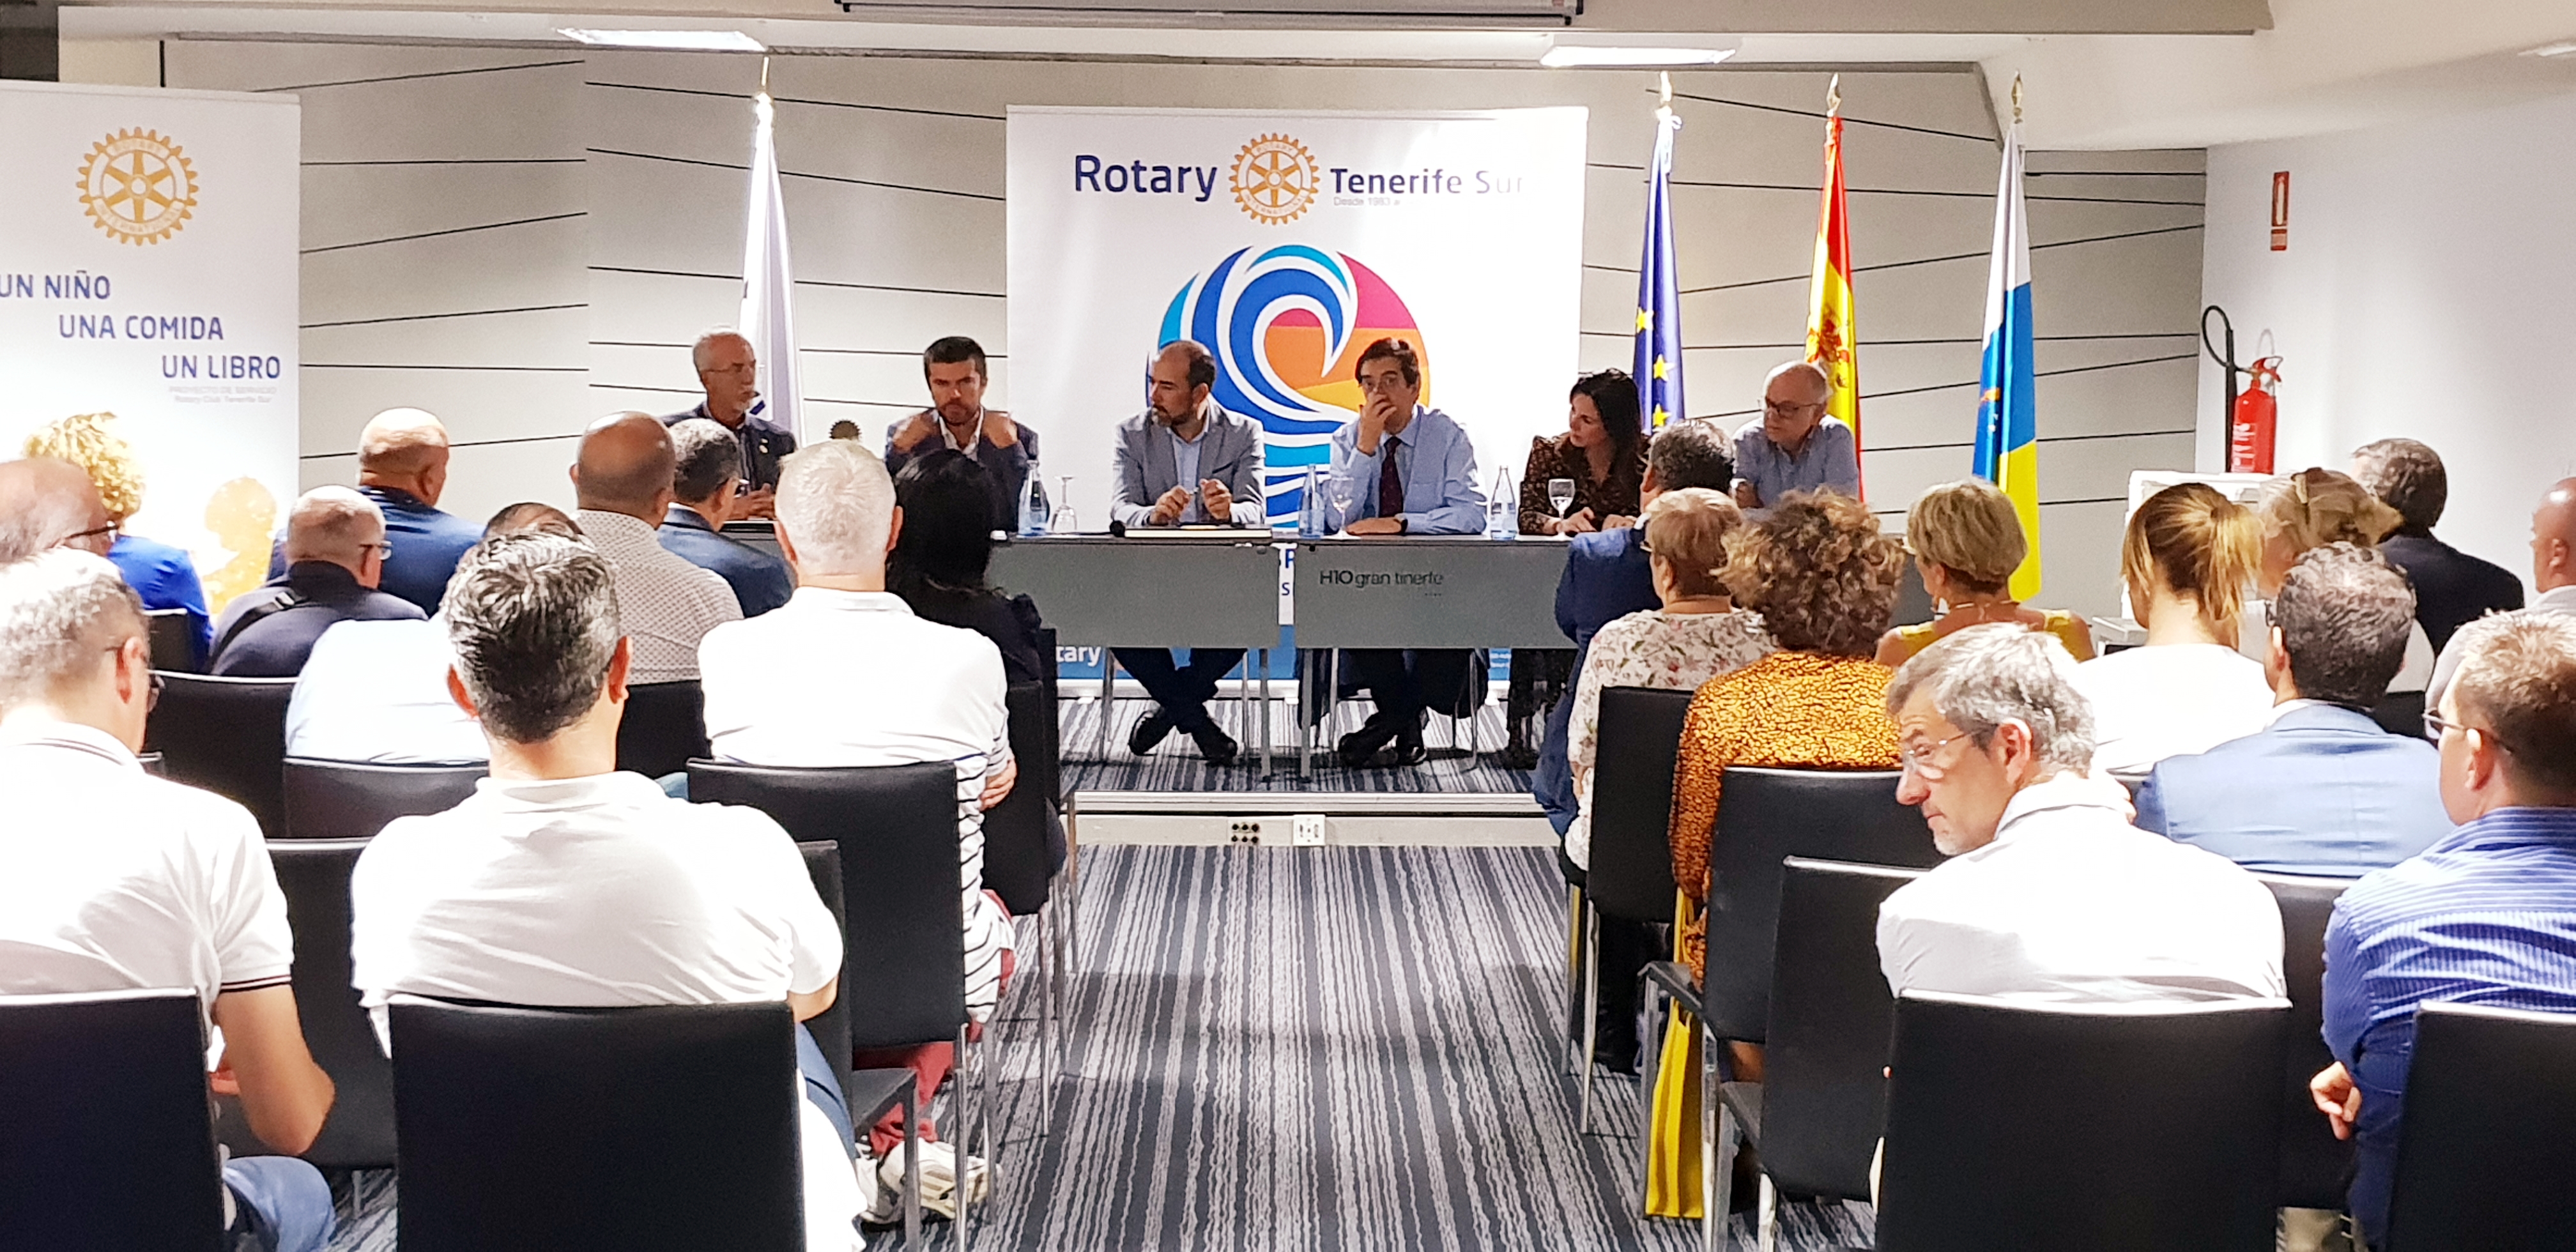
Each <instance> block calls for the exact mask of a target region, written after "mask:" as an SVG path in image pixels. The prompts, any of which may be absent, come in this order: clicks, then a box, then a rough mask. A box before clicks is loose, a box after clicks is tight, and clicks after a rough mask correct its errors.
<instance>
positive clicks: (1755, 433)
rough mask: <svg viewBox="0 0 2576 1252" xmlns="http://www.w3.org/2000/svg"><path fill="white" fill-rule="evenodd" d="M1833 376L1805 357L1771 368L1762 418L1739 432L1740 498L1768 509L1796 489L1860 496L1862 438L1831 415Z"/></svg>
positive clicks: (1738, 500) (1764, 389) (1748, 504)
mask: <svg viewBox="0 0 2576 1252" xmlns="http://www.w3.org/2000/svg"><path fill="white" fill-rule="evenodd" d="M1833 398H1834V383H1833V379H1831V378H1829V377H1827V376H1826V375H1825V372H1824V371H1823V370H1821V369H1818V368H1816V367H1815V366H1814V365H1811V364H1809V363H1808V362H1805V361H1791V362H1789V363H1788V364H1786V365H1783V366H1781V367H1780V368H1778V369H1775V370H1773V371H1771V376H1770V377H1769V378H1767V379H1765V380H1764V381H1763V384H1762V416H1761V418H1760V419H1759V420H1757V421H1751V422H1746V423H1745V424H1744V426H1743V427H1742V428H1741V429H1739V430H1737V431H1736V432H1735V474H1736V478H1735V502H1736V503H1737V504H1739V505H1742V506H1744V507H1745V508H1748V509H1767V508H1770V507H1772V506H1774V505H1776V504H1778V503H1780V498H1781V497H1782V496H1785V495H1788V494H1789V493H1790V492H1792V491H1816V490H1820V489H1831V490H1834V491H1839V492H1841V493H1843V494H1844V495H1847V496H1850V497H1851V498H1853V499H1855V500H1857V499H1859V498H1860V441H1859V440H1858V439H1857V438H1856V437H1854V436H1853V434H1852V428H1851V427H1849V426H1846V425H1844V424H1843V421H1842V419H1841V418H1838V417H1829V416H1827V415H1826V413H1825V409H1826V407H1827V406H1828V405H1829V404H1831V403H1832V401H1833Z"/></svg>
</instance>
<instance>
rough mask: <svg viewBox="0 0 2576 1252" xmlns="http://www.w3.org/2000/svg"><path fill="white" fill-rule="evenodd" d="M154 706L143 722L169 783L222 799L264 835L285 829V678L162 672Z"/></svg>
mask: <svg viewBox="0 0 2576 1252" xmlns="http://www.w3.org/2000/svg"><path fill="white" fill-rule="evenodd" d="M161 682H162V689H161V703H160V704H158V705H156V706H154V707H153V710H152V717H151V720H150V721H149V722H147V723H146V724H145V726H144V730H143V749H144V751H147V752H158V753H160V754H161V757H162V767H163V768H164V769H165V770H167V771H168V776H169V777H170V778H171V779H172V780H173V781H176V782H183V783H186V784H188V785H189V786H192V787H203V788H205V789H206V790H208V791H211V792H214V793H215V794H217V795H221V796H229V797H231V798H232V799H234V800H236V801H239V802H240V803H241V805H242V807H244V808H247V809H249V810H250V811H251V816H253V817H256V818H258V819H259V827H260V829H261V830H263V831H266V832H267V833H268V835H269V837H270V838H276V837H278V836H281V835H283V834H285V833H286V800H285V782H284V779H283V775H284V772H285V771H284V763H285V761H286V701H287V698H288V697H290V696H292V695H294V694H295V680H294V679H292V678H219V677H216V676H215V675H212V674H179V673H170V672H166V671H164V672H162V673H161Z"/></svg>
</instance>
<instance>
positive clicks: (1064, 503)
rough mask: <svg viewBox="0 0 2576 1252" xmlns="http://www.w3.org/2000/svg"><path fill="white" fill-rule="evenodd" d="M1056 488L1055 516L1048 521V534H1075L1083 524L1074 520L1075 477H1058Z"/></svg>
mask: <svg viewBox="0 0 2576 1252" xmlns="http://www.w3.org/2000/svg"><path fill="white" fill-rule="evenodd" d="M1056 487H1057V491H1056V497H1055V516H1053V517H1051V518H1048V519H1047V533H1048V534H1050V535H1070V534H1073V533H1075V530H1074V528H1075V527H1076V526H1078V525H1080V524H1081V523H1079V522H1076V521H1075V520H1074V519H1073V475H1071V474H1059V475H1057V476H1056Z"/></svg>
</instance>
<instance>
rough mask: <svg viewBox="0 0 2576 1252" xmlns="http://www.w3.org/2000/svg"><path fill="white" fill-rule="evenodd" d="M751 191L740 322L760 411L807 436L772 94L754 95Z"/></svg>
mask: <svg viewBox="0 0 2576 1252" xmlns="http://www.w3.org/2000/svg"><path fill="white" fill-rule="evenodd" d="M751 110H752V118H753V123H752V132H751V196H750V198H749V202H748V213H747V214H746V216H745V218H744V220H743V226H742V317H741V318H740V319H739V320H738V321H737V322H736V325H737V327H738V328H739V329H740V330H741V331H742V337H743V338H745V339H747V340H750V341H751V351H752V355H754V356H755V357H757V358H759V360H760V375H761V377H760V391H761V395H760V398H759V399H758V400H756V401H754V402H753V403H752V406H751V411H752V413H753V414H754V415H756V416H759V417H761V418H764V419H766V420H768V421H770V422H773V423H776V424H777V425H779V426H781V427H784V428H785V429H786V430H787V432H788V433H790V434H792V435H795V436H796V438H797V442H798V443H800V444H802V443H804V442H806V441H807V437H806V434H805V431H804V429H803V428H802V427H800V426H799V425H798V420H799V418H800V417H801V416H802V413H801V410H802V409H803V408H804V403H803V401H804V395H803V393H802V392H801V391H800V390H799V389H798V388H797V385H796V372H797V371H796V316H795V312H794V309H795V304H796V284H795V280H794V279H793V278H792V277H790V274H789V269H788V264H787V204H786V202H785V201H784V200H782V199H780V198H779V194H778V144H777V142H776V140H775V138H774V130H775V127H774V125H773V123H774V121H775V119H776V117H777V110H776V109H775V108H774V107H773V106H772V105H771V104H770V101H769V93H768V92H766V91H763V92H761V93H760V94H759V95H757V96H754V97H752V103H751Z"/></svg>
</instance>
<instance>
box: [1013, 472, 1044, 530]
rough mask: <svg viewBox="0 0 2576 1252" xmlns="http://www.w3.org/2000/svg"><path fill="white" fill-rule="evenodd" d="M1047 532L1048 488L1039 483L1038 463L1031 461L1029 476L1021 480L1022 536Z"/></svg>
mask: <svg viewBox="0 0 2576 1252" xmlns="http://www.w3.org/2000/svg"><path fill="white" fill-rule="evenodd" d="M1045 533H1047V499H1046V488H1044V487H1041V486H1039V485H1038V463H1037V462H1035V461H1031V462H1029V472H1028V476H1027V477H1025V478H1022V479H1021V480H1020V537H1021V538H1023V539H1027V538H1034V537H1035V536H1038V535H1043V534H1045Z"/></svg>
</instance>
